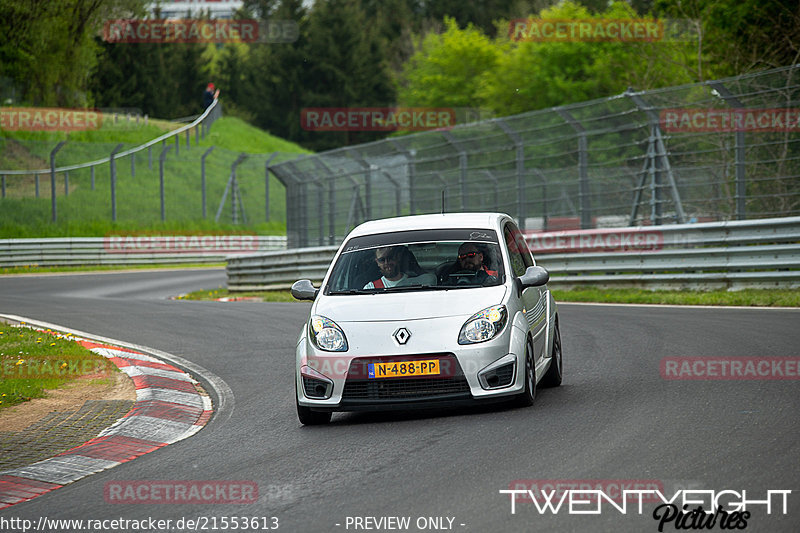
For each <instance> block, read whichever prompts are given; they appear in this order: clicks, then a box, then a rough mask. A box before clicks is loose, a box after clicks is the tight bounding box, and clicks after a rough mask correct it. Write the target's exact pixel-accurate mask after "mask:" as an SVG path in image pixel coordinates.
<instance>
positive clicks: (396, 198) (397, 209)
mask: <svg viewBox="0 0 800 533" xmlns="http://www.w3.org/2000/svg"><path fill="white" fill-rule="evenodd" d="M381 174H383V176H384V177H385V178H386V179H387V180H389V183H391V184H392V185H394V214H395V216H397V217H399V216H400V194H401V192H400V184H399V183H397V180H395V179H394V178H392V176H391V175H390V174H389V173H388V172H386V171H385V170H383V171H381ZM495 192H496V191H495Z"/></svg>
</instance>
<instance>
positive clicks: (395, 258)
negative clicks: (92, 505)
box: [364, 246, 408, 289]
mask: <svg viewBox="0 0 800 533" xmlns="http://www.w3.org/2000/svg"><path fill="white" fill-rule="evenodd" d="M399 259H400V247H399V246H386V247H383V248H376V249H375V263H377V265H378V269H379V270H380V271H381V277H380V278H378V279H376V280H375V281H370V282H369V283H367V284H366V285H364V288H365V289H383V288H388V287H394V286H395V285H397V284H398V283H400V282H401V281H403V280H405V279H406V278H407V277H408V276H407V275H406V273H405V272H403V271H402V270H401V268H400V261H399Z"/></svg>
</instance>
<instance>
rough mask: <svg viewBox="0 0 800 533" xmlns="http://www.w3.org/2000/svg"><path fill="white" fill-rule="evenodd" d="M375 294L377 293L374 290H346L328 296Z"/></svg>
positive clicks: (332, 292)
mask: <svg viewBox="0 0 800 533" xmlns="http://www.w3.org/2000/svg"><path fill="white" fill-rule="evenodd" d="M373 292H375V291H374V290H373V289H344V290H340V291H331V292H329V293H328V294H331V295H337V294H372V293H373Z"/></svg>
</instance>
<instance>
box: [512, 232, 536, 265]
mask: <svg viewBox="0 0 800 533" xmlns="http://www.w3.org/2000/svg"><path fill="white" fill-rule="evenodd" d="M511 228H512V229H511V234H512V235H514V240H515V241H516V243H517V250H519V252H520V253H521V254H522V262H523V263H525V268H528V267H530V266H533V255H532V254H531V251H530V249H529V248H528V243H527V242H525V236H524V235H523V234H522V232H521V231H520V230H519V228H517V227H516V226H511Z"/></svg>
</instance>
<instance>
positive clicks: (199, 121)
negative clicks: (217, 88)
mask: <svg viewBox="0 0 800 533" xmlns="http://www.w3.org/2000/svg"><path fill="white" fill-rule="evenodd" d="M220 109H221V104H220V103H219V100H214V102H213V103H212V104H211V105H209V106H208V107H207V108H206V110H205V111H204V112H203V113H202V114H201V115H200V116H198V117H197V118H196V119H195V120H194V121H192V122H191V123H190V124H187V125H185V126H181V127H180V128H176V129H174V130H172V131H168V132H167V133H165V134H163V135H160V136H158V137H156V138H155V139H152V140H150V141H148V142H146V143H144V144H141V145H139V146H135V147H133V148H130V149H128V150H124V151H120V152H116V151H115V152H114V153H113V154H112V155H110V156H108V157H104V158H102V159H97V160H96V161H89V162H86V163H80V164H77V165H67V166H63V167H56V166H55V164H53V165H52V166H51V167H50V168H40V169H33V170H0V175H2V176H27V175H41V174H55V173H61V172H69V171H71V170H79V169H82V168H91V167H96V166H99V165H102V164H105V163H109V162H111V161H112V160H119V159H122V158H123V157H126V156H129V155H132V154H136V153H138V152H141V151H142V150H145V149H150V148H152V147H153V146H155V145H156V144H158V143H160V142H166V141H167V140H168V139H171V138H172V137H175V138H176V141H175V144H176V146H177V145H178V143H179V141H180V139H179V137H178V136H179V135H180V134H181V133H185V134H186V141H187V144H189V135H190V132H189V130H191V129H192V128H197V129H196V130H195V138H198V137H200V136H202V138H204V139H205V136H206V132H207V130H208V128H209V127H210V126H211V123H212V122H214V120H216V119H217V118H218V117H219V116H220V114H221V111H220ZM206 119H208V122H206ZM121 146H122V145H120V147H121ZM59 148H60V147H59ZM51 155H52V156H55V153H52V154H51ZM53 159H54V158H51V162H52V161H53Z"/></svg>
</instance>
